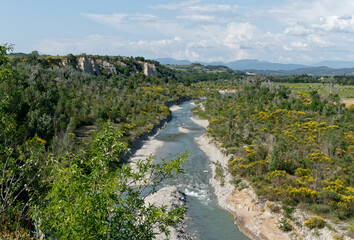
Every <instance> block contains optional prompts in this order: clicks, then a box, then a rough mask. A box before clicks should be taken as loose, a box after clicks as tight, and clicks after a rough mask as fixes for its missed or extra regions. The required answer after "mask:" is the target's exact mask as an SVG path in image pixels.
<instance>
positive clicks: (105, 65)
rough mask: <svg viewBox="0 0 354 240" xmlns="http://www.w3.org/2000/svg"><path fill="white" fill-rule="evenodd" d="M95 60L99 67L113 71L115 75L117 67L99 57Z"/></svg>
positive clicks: (109, 71)
mask: <svg viewBox="0 0 354 240" xmlns="http://www.w3.org/2000/svg"><path fill="white" fill-rule="evenodd" d="M96 62H97V64H98V66H99V67H100V68H102V69H104V70H106V71H107V72H108V73H113V74H116V75H117V69H116V67H115V66H114V65H113V64H110V63H109V62H106V61H104V60H101V59H98V60H97V61H96Z"/></svg>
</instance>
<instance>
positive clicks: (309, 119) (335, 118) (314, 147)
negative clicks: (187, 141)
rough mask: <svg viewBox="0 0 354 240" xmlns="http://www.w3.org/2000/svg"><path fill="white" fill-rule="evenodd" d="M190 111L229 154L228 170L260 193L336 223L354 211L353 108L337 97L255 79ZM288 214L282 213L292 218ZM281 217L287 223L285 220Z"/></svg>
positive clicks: (272, 199) (349, 216)
mask: <svg viewBox="0 0 354 240" xmlns="http://www.w3.org/2000/svg"><path fill="white" fill-rule="evenodd" d="M203 105H204V107H205V111H202V110H201V108H197V109H196V110H195V113H197V114H199V115H200V116H201V117H204V118H208V119H209V123H210V125H209V129H208V130H207V134H208V135H209V136H211V137H213V138H215V139H216V140H218V141H219V142H220V143H221V145H222V147H223V149H224V150H225V151H226V153H228V154H230V155H231V156H232V157H231V159H230V162H229V171H230V172H231V173H232V174H233V175H234V176H235V178H236V179H239V178H240V177H244V178H247V179H248V180H249V181H250V182H251V183H252V185H253V187H254V188H255V189H256V192H257V194H258V195H259V196H260V197H262V198H267V199H269V200H271V201H283V203H284V206H288V207H292V208H293V207H296V206H303V207H304V206H308V207H307V208H308V209H309V210H312V211H313V212H314V213H316V214H321V215H322V216H325V217H332V218H337V219H340V220H347V219H352V218H353V216H354V192H353V187H354V182H353V179H354V165H353V156H354V152H353V149H354V138H353V136H354V135H353V129H354V112H353V110H352V109H346V108H345V107H344V105H342V104H340V102H339V97H338V96H337V95H328V96H327V97H326V96H323V95H322V96H321V95H320V94H319V93H318V92H317V91H311V92H309V94H305V93H303V92H297V91H294V90H292V89H289V88H286V87H284V86H282V85H277V84H273V83H270V82H269V81H267V79H262V78H257V77H253V78H250V79H248V81H247V82H243V83H242V84H241V85H239V86H238V90H237V91H236V93H234V94H220V93H219V92H218V91H214V93H213V94H211V95H209V98H208V99H207V100H206V101H205V102H204V103H203ZM290 217H291V216H287V217H286V218H290ZM286 218H284V219H283V220H282V221H281V222H280V226H281V228H284V230H285V229H290V228H288V224H287V220H286Z"/></svg>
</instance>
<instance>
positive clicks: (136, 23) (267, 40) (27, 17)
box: [0, 0, 354, 64]
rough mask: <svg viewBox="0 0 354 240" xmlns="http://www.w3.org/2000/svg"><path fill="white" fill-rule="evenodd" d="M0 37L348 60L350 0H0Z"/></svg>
mask: <svg viewBox="0 0 354 240" xmlns="http://www.w3.org/2000/svg"><path fill="white" fill-rule="evenodd" d="M0 6H1V9H0V44H4V43H12V44H14V47H15V49H14V52H25V53H29V52H31V51H33V50H36V51H39V53H41V54H50V55H67V54H69V53H72V54H81V53H86V54H98V55H109V56H118V55H119V56H143V57H145V58H148V59H156V58H174V59H178V60H185V59H186V60H190V61H202V62H215V61H220V62H231V61H236V60H242V59H258V60H262V61H271V62H279V63H301V64H311V63H316V62H320V61H323V60H342V61H352V60H354V47H353V46H354V1H353V0H296V1H295V0H264V1H260V0H233V1H231V0H182V1H176V0H130V1H128V0H124V1H122V0H100V1H97V0H94V1H93V0H70V1H69V0H60V1H50V0H31V1H29V0H0Z"/></svg>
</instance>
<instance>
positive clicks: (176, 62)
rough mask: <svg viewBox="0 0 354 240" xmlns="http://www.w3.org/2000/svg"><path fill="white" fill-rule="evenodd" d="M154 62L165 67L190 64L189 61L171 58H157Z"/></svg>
mask: <svg viewBox="0 0 354 240" xmlns="http://www.w3.org/2000/svg"><path fill="white" fill-rule="evenodd" d="M155 60H156V61H158V62H159V63H161V64H166V65H189V64H191V63H192V62H191V61H189V60H176V59H173V58H157V59H155Z"/></svg>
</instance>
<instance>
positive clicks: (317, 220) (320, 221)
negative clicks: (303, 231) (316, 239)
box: [305, 216, 326, 229]
mask: <svg viewBox="0 0 354 240" xmlns="http://www.w3.org/2000/svg"><path fill="white" fill-rule="evenodd" d="M305 226H306V227H308V228H310V229H313V228H324V227H325V226H326V221H325V220H324V218H322V217H319V216H314V217H312V218H310V219H308V220H306V221H305Z"/></svg>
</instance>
